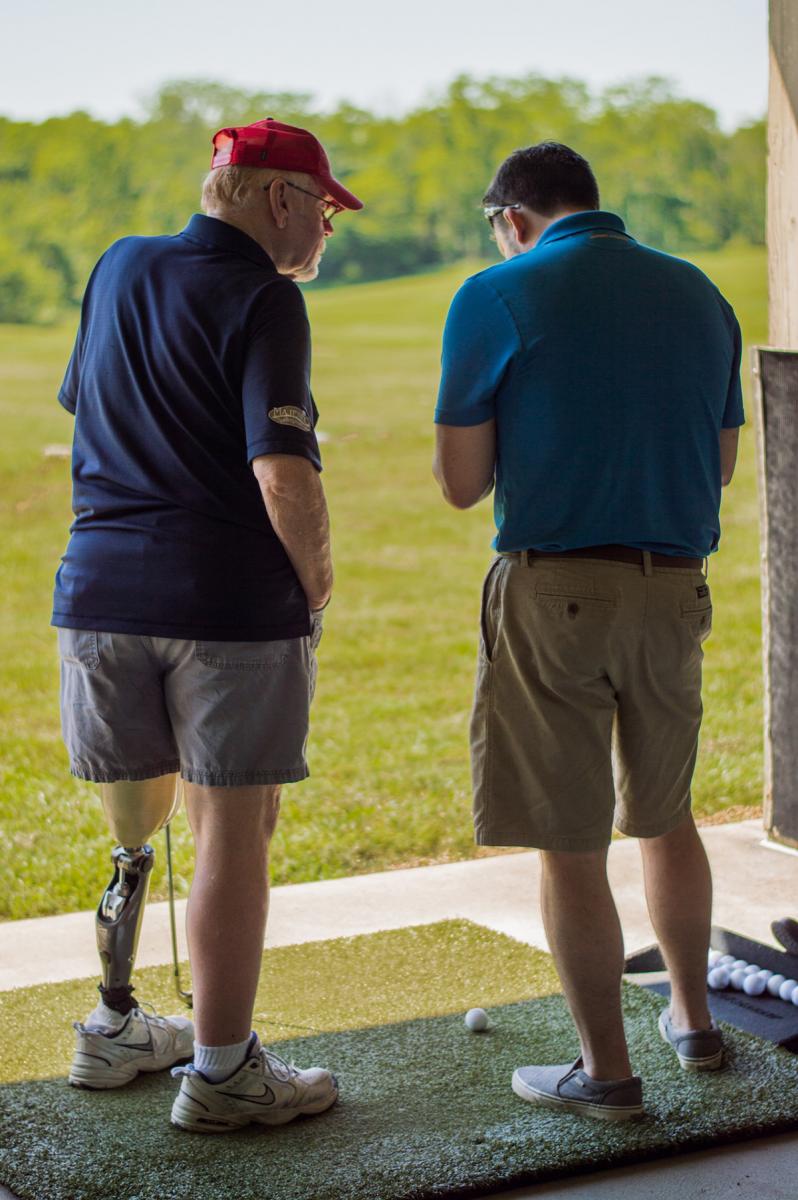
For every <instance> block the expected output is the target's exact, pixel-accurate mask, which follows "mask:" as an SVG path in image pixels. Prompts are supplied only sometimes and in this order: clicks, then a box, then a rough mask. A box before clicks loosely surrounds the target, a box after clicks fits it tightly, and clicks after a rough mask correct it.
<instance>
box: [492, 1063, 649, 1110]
mask: <svg viewBox="0 0 798 1200" xmlns="http://www.w3.org/2000/svg"><path fill="white" fill-rule="evenodd" d="M513 1091H514V1092H515V1094H516V1096H520V1097H521V1099H522V1100H528V1101H529V1103H530V1104H542V1105H544V1106H545V1107H546V1108H558V1109H560V1110H565V1111H566V1112H573V1113H579V1114H580V1115H581V1116H583V1117H596V1118H597V1119H598V1120H600V1121H628V1120H629V1119H630V1118H631V1117H639V1116H641V1114H642V1112H643V1085H642V1083H641V1081H640V1077H639V1076H638V1075H632V1076H630V1077H629V1078H628V1079H592V1078H591V1076H590V1075H587V1074H586V1073H585V1072H584V1071H583V1070H582V1059H581V1057H580V1058H578V1059H577V1060H576V1062H575V1063H570V1064H569V1063H565V1064H564V1065H562V1066H559V1067H518V1069H517V1070H516V1071H515V1072H513Z"/></svg>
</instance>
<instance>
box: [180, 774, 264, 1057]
mask: <svg viewBox="0 0 798 1200" xmlns="http://www.w3.org/2000/svg"><path fill="white" fill-rule="evenodd" d="M184 787H185V794H186V811H187V812H188V819H189V822H190V824H191V829H192V832H193V834H194V842H195V847H196V868H195V872H194V882H193V883H192V885H191V895H190V897H189V902H188V917H187V931H188V944H189V954H190V956H191V974H192V979H193V987H194V1011H195V1014H196V1022H195V1024H196V1040H197V1041H198V1042H199V1043H200V1044H202V1045H205V1046H233V1045H236V1044H237V1043H238V1042H243V1041H245V1040H246V1039H247V1037H248V1036H249V1033H250V1030H251V1029H252V1009H253V1006H254V1003H255V992H256V990H257V986H258V977H259V975H260V966H261V955H262V953H263V937H264V932H265V929H266V915H267V911H268V902H269V877H268V851H269V843H270V841H271V837H272V834H273V832H274V828H275V825H276V823H277V814H278V811H279V806H280V788H279V787H276V786H275V787H265V786H264V787H225V788H221V787H200V786H199V784H194V783H185V784H184Z"/></svg>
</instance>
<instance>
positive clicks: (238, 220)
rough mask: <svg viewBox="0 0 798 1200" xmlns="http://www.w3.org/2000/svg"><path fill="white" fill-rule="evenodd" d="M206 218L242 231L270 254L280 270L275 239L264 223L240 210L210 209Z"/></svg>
mask: <svg viewBox="0 0 798 1200" xmlns="http://www.w3.org/2000/svg"><path fill="white" fill-rule="evenodd" d="M206 216H208V217H213V219H214V220H215V221H224V223H225V225H232V226H233V227H234V228H235V229H240V230H241V232H242V233H245V234H246V235H247V237H250V238H252V240H253V242H257V244H258V245H259V246H260V248H261V250H264V251H265V252H266V254H268V256H269V258H270V259H271V260H272V262H273V263H274V265H275V266H276V267H277V269H278V270H279V269H280V268H279V265H278V250H277V247H276V246H275V245H274V239H273V238H271V237H270V236H269V230H267V229H264V228H263V225H262V223H261V222H260V221H258V220H257V219H256V218H255V217H253V216H251V215H250V214H248V213H247V212H245V211H244V210H243V209H238V208H237V209H229V208H215V209H209V210H208V212H207V213H206Z"/></svg>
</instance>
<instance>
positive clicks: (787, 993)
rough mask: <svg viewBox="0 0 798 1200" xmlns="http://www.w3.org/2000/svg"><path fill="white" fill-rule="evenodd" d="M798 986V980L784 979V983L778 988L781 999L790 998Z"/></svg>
mask: <svg viewBox="0 0 798 1200" xmlns="http://www.w3.org/2000/svg"><path fill="white" fill-rule="evenodd" d="M796 988H798V980H796V979H785V980H784V983H783V984H782V985H781V987H780V988H779V995H780V996H781V998H782V1000H792V994H793V992H794V991H795V989H796Z"/></svg>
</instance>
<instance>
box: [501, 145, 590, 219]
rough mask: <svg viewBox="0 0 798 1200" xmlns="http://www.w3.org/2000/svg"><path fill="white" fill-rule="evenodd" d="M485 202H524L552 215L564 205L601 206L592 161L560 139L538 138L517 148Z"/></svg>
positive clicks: (582, 207) (504, 163) (504, 164)
mask: <svg viewBox="0 0 798 1200" xmlns="http://www.w3.org/2000/svg"><path fill="white" fill-rule="evenodd" d="M482 203H483V204H524V205H526V207H527V208H531V209H532V211H533V212H536V213H540V214H541V216H544V217H550V216H551V215H552V214H553V213H555V212H557V211H558V210H559V209H562V208H572V209H575V210H577V211H584V210H587V209H591V208H592V209H595V208H598V207H599V190H598V184H597V183H596V177H595V175H594V174H593V172H592V170H591V169H590V163H589V162H588V161H587V159H586V158H582V155H581V154H577V152H576V151H575V150H571V148H570V147H569V146H563V145H562V144H561V143H560V142H538V144H537V146H527V147H525V149H523V150H514V151H513V153H512V154H511V155H510V157H509V158H506V159H505V160H504V162H503V163H502V165H501V166H500V167H499V169H498V171H497V172H496V174H495V175H494V177H493V182H492V183H491V185H490V187H489V188H488V190H487V192H486V193H485V196H484V198H483V201H482Z"/></svg>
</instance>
